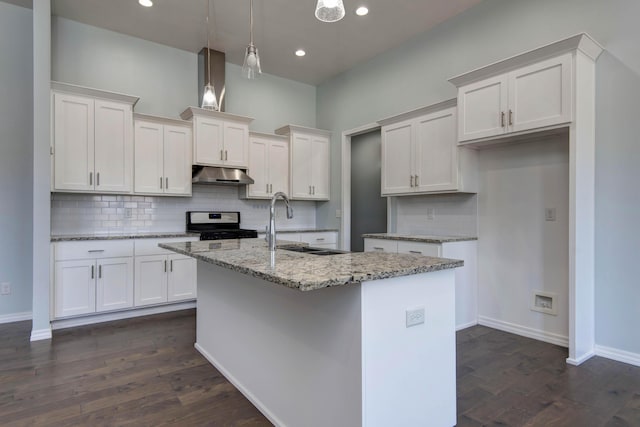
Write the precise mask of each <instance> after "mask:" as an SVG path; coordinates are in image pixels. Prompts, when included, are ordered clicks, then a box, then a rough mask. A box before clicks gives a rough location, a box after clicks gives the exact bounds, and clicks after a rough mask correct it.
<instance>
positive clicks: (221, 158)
mask: <svg viewBox="0 0 640 427" xmlns="http://www.w3.org/2000/svg"><path fill="white" fill-rule="evenodd" d="M220 160H224V150H220Z"/></svg>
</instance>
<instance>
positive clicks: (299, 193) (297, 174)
mask: <svg viewBox="0 0 640 427" xmlns="http://www.w3.org/2000/svg"><path fill="white" fill-rule="evenodd" d="M312 164H313V160H312V150H311V137H310V136H309V135H304V134H297V133H295V134H294V135H293V137H292V140H291V171H290V173H291V179H290V181H291V197H293V198H297V199H310V198H311V197H312V195H311V190H312V189H311V186H312V184H311V165H312Z"/></svg>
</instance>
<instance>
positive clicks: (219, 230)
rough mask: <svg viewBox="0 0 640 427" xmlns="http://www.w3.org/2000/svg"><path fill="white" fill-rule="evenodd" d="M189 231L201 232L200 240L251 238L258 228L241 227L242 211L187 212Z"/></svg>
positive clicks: (254, 236) (256, 234)
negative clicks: (247, 228)
mask: <svg viewBox="0 0 640 427" xmlns="http://www.w3.org/2000/svg"><path fill="white" fill-rule="evenodd" d="M187 231H188V232H192V233H200V240H222V239H250V238H256V237H258V232H257V231H256V230H246V229H242V228H240V212H216V211H191V212H187Z"/></svg>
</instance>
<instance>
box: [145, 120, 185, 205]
mask: <svg viewBox="0 0 640 427" xmlns="http://www.w3.org/2000/svg"><path fill="white" fill-rule="evenodd" d="M134 128H135V156H134V157H135V168H134V170H135V176H134V179H135V185H134V192H135V193H136V194H158V195H162V194H164V195H171V196H190V195H191V147H192V138H191V123H189V122H182V121H181V120H174V119H165V118H160V117H153V116H148V115H143V114H136V115H135V124H134Z"/></svg>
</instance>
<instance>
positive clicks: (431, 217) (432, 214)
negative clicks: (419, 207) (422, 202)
mask: <svg viewBox="0 0 640 427" xmlns="http://www.w3.org/2000/svg"><path fill="white" fill-rule="evenodd" d="M435 218H436V209H435V208H427V220H428V221H433V220H434V219H435Z"/></svg>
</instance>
